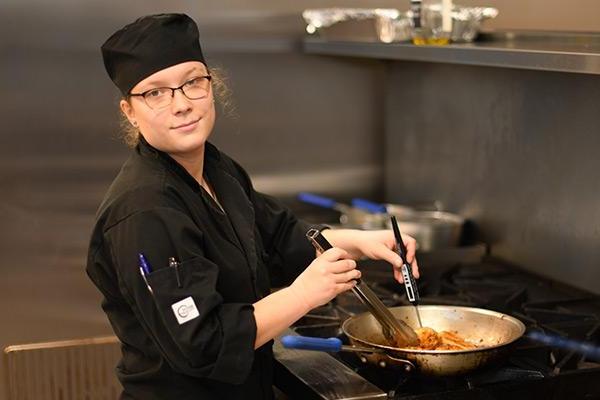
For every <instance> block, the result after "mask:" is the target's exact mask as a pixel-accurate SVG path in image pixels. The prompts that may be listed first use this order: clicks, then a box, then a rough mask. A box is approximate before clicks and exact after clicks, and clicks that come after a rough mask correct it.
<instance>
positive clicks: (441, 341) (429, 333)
mask: <svg viewBox="0 0 600 400" xmlns="http://www.w3.org/2000/svg"><path fill="white" fill-rule="evenodd" d="M415 332H416V333H417V336H418V338H419V346H415V347H410V348H411V349H418V350H470V349H475V348H477V346H476V345H474V344H473V343H470V342H468V341H466V340H465V339H463V338H462V337H460V336H459V335H458V332H456V331H441V332H439V333H438V332H436V331H435V330H434V329H432V328H429V327H423V328H418V329H415Z"/></svg>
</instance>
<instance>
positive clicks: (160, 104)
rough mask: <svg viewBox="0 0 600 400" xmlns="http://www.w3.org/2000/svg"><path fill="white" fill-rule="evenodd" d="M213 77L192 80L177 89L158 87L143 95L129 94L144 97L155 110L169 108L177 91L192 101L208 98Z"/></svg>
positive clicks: (200, 77)
mask: <svg viewBox="0 0 600 400" xmlns="http://www.w3.org/2000/svg"><path fill="white" fill-rule="evenodd" d="M211 79H212V76H210V75H204V76H198V77H196V78H193V79H190V80H189V81H186V82H184V84H183V85H181V86H178V87H176V88H171V87H158V88H154V89H150V90H146V91H145V92H143V93H129V96H132V97H135V96H138V97H143V98H144V101H145V102H146V104H147V105H148V107H150V108H151V109H153V110H156V109H160V108H165V107H168V106H169V105H170V104H171V102H172V101H173V97H174V96H175V91H176V90H180V89H181V93H183V95H184V96H185V97H187V98H188V99H190V100H200V99H204V98H206V97H208V92H209V91H210V80H211Z"/></svg>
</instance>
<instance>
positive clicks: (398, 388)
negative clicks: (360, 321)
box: [275, 248, 600, 400]
mask: <svg viewBox="0 0 600 400" xmlns="http://www.w3.org/2000/svg"><path fill="white" fill-rule="evenodd" d="M419 264H420V265H421V272H422V278H421V279H420V280H419V291H420V293H421V304H443V305H460V306H469V307H480V308H486V309H491V310H495V311H499V312H503V313H506V314H509V315H512V316H514V317H516V318H518V319H520V320H521V321H522V322H523V323H524V324H525V325H526V326H527V329H528V331H530V332H531V331H539V332H542V333H547V334H552V335H558V336H560V337H564V338H569V339H573V340H578V341H585V342H592V343H600V296H597V295H593V294H591V293H588V292H585V291H583V290H579V289H577V288H574V287H571V286H567V285H564V284H561V283H558V282H555V281H551V280H549V279H546V278H543V277H540V276H537V275H534V274H532V273H530V272H528V271H526V270H524V269H522V268H519V267H517V266H514V265H511V264H509V263H506V262H504V261H502V260H499V259H496V258H492V257H488V256H485V251H482V249H477V248H470V249H462V250H454V253H451V254H437V255H436V254H430V255H423V256H420V257H419ZM360 266H361V269H362V272H363V279H364V280H365V282H368V283H369V286H370V287H371V288H372V289H373V290H374V291H375V292H376V293H377V295H378V296H379V297H380V298H381V299H382V301H383V302H384V303H385V304H386V305H387V306H389V307H393V306H399V305H407V304H409V303H408V301H407V300H406V296H405V294H404V288H403V286H401V285H400V284H398V283H397V282H395V281H393V280H392V279H391V278H390V276H391V271H390V267H389V265H386V264H384V263H381V262H373V261H371V262H363V263H361V264H360ZM365 311H366V309H365V307H364V306H363V304H362V303H360V301H359V300H358V299H357V298H355V297H354V295H353V294H352V293H349V292H348V293H343V294H341V295H339V296H338V297H336V299H334V300H333V301H332V302H330V303H329V304H327V305H325V306H322V307H320V308H317V309H315V310H313V311H311V313H309V314H308V315H306V316H305V317H304V318H302V319H301V320H299V321H298V322H297V323H296V324H295V325H294V326H293V328H292V331H293V333H294V334H298V335H303V336H315V337H338V338H340V339H342V340H343V341H344V343H346V344H348V340H347V338H346V337H344V335H343V332H342V330H341V323H342V322H343V321H344V320H345V319H346V318H348V317H350V316H353V315H355V314H358V313H362V312H365ZM288 333H289V332H288ZM275 354H276V359H277V362H276V371H275V375H276V384H277V386H278V388H279V389H280V390H282V391H283V392H284V393H286V395H287V396H288V397H289V398H292V399H296V398H298V399H481V398H486V399H501V398H502V399H505V398H511V400H515V399H538V398H539V399H596V398H597V399H600V360H596V361H594V360H588V359H586V357H585V356H583V355H581V354H579V353H576V352H574V351H565V350H562V349H559V348H556V347H553V346H550V345H545V344H541V343H539V342H535V341H533V340H531V339H529V338H527V337H523V338H522V339H520V340H519V341H518V342H517V343H516V345H515V348H514V350H513V351H512V352H511V353H510V357H509V358H508V359H506V360H504V361H503V362H501V363H500V364H496V365H493V366H490V367H488V368H486V369H483V370H477V371H475V372H472V373H469V374H467V375H463V376H457V377H447V378H432V377H425V376H422V375H420V374H419V373H418V372H412V373H406V372H405V371H403V370H401V369H399V368H397V369H394V368H393V367H389V366H388V367H386V368H380V367H375V366H372V365H369V364H365V363H364V362H362V361H361V359H360V357H358V356H357V355H356V354H354V353H345V352H340V353H318V352H313V351H302V350H289V349H284V348H283V347H282V346H281V345H280V343H276V345H275ZM321 370H324V371H322V373H320V372H318V371H321ZM338 378H339V379H338Z"/></svg>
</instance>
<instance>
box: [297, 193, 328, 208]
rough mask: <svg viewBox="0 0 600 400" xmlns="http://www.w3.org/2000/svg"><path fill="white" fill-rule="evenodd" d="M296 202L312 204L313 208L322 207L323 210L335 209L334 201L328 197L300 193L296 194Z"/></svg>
mask: <svg viewBox="0 0 600 400" xmlns="http://www.w3.org/2000/svg"><path fill="white" fill-rule="evenodd" d="M298 200H300V201H303V202H305V203H308V204H312V205H314V206H319V207H324V208H333V209H335V208H336V205H337V203H336V201H335V200H333V199H330V198H328V197H323V196H317V195H316V194H312V193H307V192H300V193H298Z"/></svg>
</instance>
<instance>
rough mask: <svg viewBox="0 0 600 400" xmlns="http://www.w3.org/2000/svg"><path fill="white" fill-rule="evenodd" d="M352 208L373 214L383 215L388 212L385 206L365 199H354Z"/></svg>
mask: <svg viewBox="0 0 600 400" xmlns="http://www.w3.org/2000/svg"><path fill="white" fill-rule="evenodd" d="M352 206H353V207H356V208H360V209H362V210H365V211H368V212H370V213H371V214H381V213H386V212H387V208H386V206H385V204H380V203H375V202H373V201H369V200H365V199H352Z"/></svg>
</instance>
